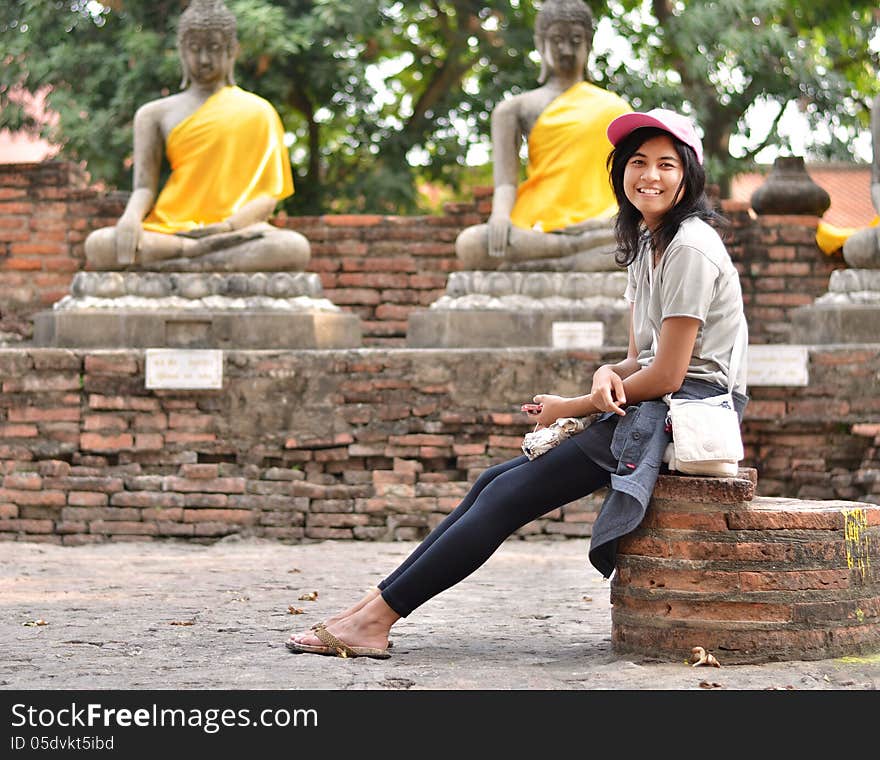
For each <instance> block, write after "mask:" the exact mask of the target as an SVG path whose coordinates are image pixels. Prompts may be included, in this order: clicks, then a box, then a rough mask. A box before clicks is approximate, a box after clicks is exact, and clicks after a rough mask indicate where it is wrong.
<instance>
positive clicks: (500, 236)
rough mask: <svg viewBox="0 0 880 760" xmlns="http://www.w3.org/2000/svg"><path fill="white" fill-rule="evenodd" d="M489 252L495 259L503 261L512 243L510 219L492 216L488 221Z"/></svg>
mask: <svg viewBox="0 0 880 760" xmlns="http://www.w3.org/2000/svg"><path fill="white" fill-rule="evenodd" d="M488 233H489V250H488V253H489V255H490V256H492V257H493V258H497V259H503V258H505V257H506V255H507V245H508V243H509V242H510V217H504V216H500V215H492V216H490V217H489V221H488Z"/></svg>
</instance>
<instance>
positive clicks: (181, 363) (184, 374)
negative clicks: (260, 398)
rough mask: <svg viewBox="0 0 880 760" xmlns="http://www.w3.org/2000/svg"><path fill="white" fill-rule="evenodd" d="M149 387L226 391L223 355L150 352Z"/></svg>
mask: <svg viewBox="0 0 880 760" xmlns="http://www.w3.org/2000/svg"><path fill="white" fill-rule="evenodd" d="M146 387H147V388H176V389H180V390H196V389H206V388H222V387H223V352H222V351H220V350H218V349H204V350H201V349H199V350H188V349H179V348H148V349H147V352H146Z"/></svg>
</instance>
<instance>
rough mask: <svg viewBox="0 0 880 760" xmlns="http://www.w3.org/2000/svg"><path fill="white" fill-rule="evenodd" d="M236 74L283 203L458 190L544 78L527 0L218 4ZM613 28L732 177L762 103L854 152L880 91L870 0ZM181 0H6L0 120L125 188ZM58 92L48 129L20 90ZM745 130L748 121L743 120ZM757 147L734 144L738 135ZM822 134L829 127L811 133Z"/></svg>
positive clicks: (772, 0) (397, 200)
mask: <svg viewBox="0 0 880 760" xmlns="http://www.w3.org/2000/svg"><path fill="white" fill-rule="evenodd" d="M227 3H228V5H229V7H230V8H231V9H232V11H233V12H234V13H235V14H236V17H237V19H238V27H239V41H240V44H241V53H240V55H239V58H238V64H237V66H236V77H237V81H238V83H239V84H240V85H241V86H242V87H244V88H246V89H249V90H252V91H254V92H256V93H258V94H260V95H262V96H263V97H265V98H267V99H269V100H270V101H271V102H272V103H273V104H274V105H275V106H276V108H277V109H278V110H279V112H280V114H281V117H282V120H283V121H284V124H285V126H286V128H287V129H288V130H289V132H290V133H291V134H292V136H293V139H292V144H291V156H292V160H293V166H294V172H295V183H296V187H297V192H296V194H295V195H294V196H293V198H291V199H288V201H287V202H286V204H285V205H286V207H287V209H288V211H290V212H291V213H297V214H304V213H321V212H334V211H372V212H393V213H407V212H411V211H412V210H413V209H414V208H415V207H416V202H417V201H416V190H415V185H416V182H417V179H419V178H426V179H429V180H433V181H437V182H440V183H443V184H444V185H448V186H451V187H453V188H456V187H458V186H459V184H460V183H461V182H462V181H463V179H464V178H465V177H466V175H467V167H466V158H467V155H468V151H469V150H470V149H471V148H472V147H473V146H475V145H477V144H482V145H485V144H486V143H487V140H488V133H489V115H490V113H491V111H492V109H493V107H494V106H495V104H496V103H497V102H498V101H499V100H500V99H502V98H503V97H505V96H506V95H507V94H509V93H511V92H516V91H520V90H523V89H529V88H532V87H534V86H536V77H537V73H538V66H537V59H536V57H535V55H534V53H533V48H534V42H533V29H534V18H535V12H536V8H535V7H534V6H533V3H532V2H531V0H498V1H497V2H492V3H486V2H474V1H472V0H396V1H395V0H358V1H357V2H351V0H227ZM589 4H590V5H591V7H592V8H593V11H594V14H595V15H596V17H597V19H601V18H603V17H604V18H606V21H604V23H605V24H610V26H611V27H612V28H613V29H614V30H615V31H616V32H617V33H618V34H619V35H620V37H621V39H620V44H619V45H617V44H616V45H615V46H614V50H613V51H611V52H605V53H602V54H601V55H598V56H596V57H595V60H594V62H593V65H592V72H593V76H594V79H595V80H596V81H597V83H599V84H600V85H602V86H605V87H608V88H609V89H612V90H614V91H615V92H618V93H620V94H622V95H623V96H624V97H625V98H627V99H628V100H629V102H630V103H632V105H633V106H634V107H636V108H651V107H655V106H661V105H663V106H668V107H675V108H684V109H686V110H688V109H689V110H691V111H692V112H693V113H694V115H695V116H696V117H697V119H698V120H699V122H700V124H701V126H702V127H703V129H704V132H705V143H706V152H707V156H708V161H709V170H710V173H711V175H712V176H713V179H715V180H716V181H720V183H721V185H722V189H723V188H724V186H725V185H726V181H727V178H729V176H730V175H731V174H732V172H734V171H735V170H741V169H742V168H744V164H745V163H746V162H747V161H748V160H750V158H751V157H753V156H754V155H755V154H756V153H757V152H758V151H759V150H760V148H762V147H763V146H764V145H782V147H783V149H784V148H785V147H786V146H785V144H784V140H783V139H782V138H781V137H780V136H779V135H778V134H777V131H776V128H775V127H776V125H775V124H774V123H772V120H770V123H767V124H755V123H754V120H747V118H746V117H747V115H748V113H749V109H750V108H752V107H753V105H754V104H755V103H756V102H760V101H762V100H763V101H767V102H769V103H771V104H775V105H776V106H777V107H778V112H779V113H781V112H782V110H783V108H785V106H786V105H787V104H789V103H796V104H797V105H798V107H799V108H800V109H801V110H802V111H803V112H804V113H805V114H806V115H807V117H808V118H809V119H810V120H811V123H812V124H813V125H815V126H817V127H818V125H820V124H822V123H825V124H828V125H830V127H831V128H832V138H831V140H830V141H828V140H825V142H824V144H823V145H822V147H821V148H820V149H817V154H820V155H822V156H825V157H835V158H839V157H843V156H846V155H849V150H850V139H851V137H852V135H853V134H854V133H855V130H856V129H858V128H860V127H861V128H864V126H865V125H866V124H867V107H868V105H869V103H870V100H871V98H872V97H873V96H874V95H875V94H876V93H877V92H878V90H880V87H878V77H877V74H876V71H877V67H876V64H877V60H876V59H877V49H876V47H873V48H872V46H871V40H872V35H876V31H877V18H876V11H875V6H874V5H873V4H871V3H868V2H863V1H861V0H850V2H847V3H828V2H825V1H822V2H820V1H818V0H815V1H811V2H794V1H793V0H610V1H609V2H606V1H605V0H595V1H594V2H590V3H589ZM185 6H186V0H101V2H96V1H95V0H6V2H4V3H0V56H2V62H3V65H2V66H0V127H3V126H7V127H12V128H28V127H30V128H32V129H42V130H43V131H44V133H45V132H47V131H49V132H51V134H47V135H46V136H48V137H50V138H52V139H54V140H56V141H58V142H61V143H62V144H63V146H64V156H66V157H69V158H73V159H78V160H84V161H86V162H87V164H88V168H89V171H90V172H91V174H92V176H93V178H94V179H96V180H102V181H104V182H106V183H107V184H108V185H109V186H111V187H118V188H120V189H123V190H125V189H128V188H129V187H130V183H131V167H130V155H131V148H132V145H131V140H132V135H131V126H132V119H133V116H134V112H135V110H136V109H137V107H138V106H139V105H141V104H143V103H145V102H147V101H149V100H152V99H155V98H158V97H162V96H164V95H168V94H171V93H172V92H175V91H176V90H177V87H178V83H179V81H180V76H181V72H180V67H179V62H178V57H177V51H176V47H175V36H174V35H175V28H176V23H177V19H178V18H179V15H180V12H181V11H182V9H183V8H184V7H185ZM21 87H23V88H26V89H28V90H30V91H38V90H41V89H43V88H47V87H49V88H51V89H50V90H49V94H48V104H49V106H50V108H51V109H52V110H54V111H56V112H57V113H58V114H59V121H58V124H57V126H55V127H54V128H53V127H50V126H46V125H42V126H41V125H35V124H33V123H32V121H29V119H28V116H27V114H25V113H24V112H23V110H22V109H21V108H20V106H19V104H18V102H17V92H19V91H20V90H18V89H17V88H21ZM749 130H751V132H750V131H749ZM737 134H739V135H743V136H744V137H745V138H746V141H747V143H748V145H749V146H750V148H749V151H748V153H747V154H746V155H745V156H744V157H738V158H734V157H732V156H731V155H730V150H729V142H730V139H731V137H732V136H733V135H737ZM817 139H819V142H821V139H820V138H817Z"/></svg>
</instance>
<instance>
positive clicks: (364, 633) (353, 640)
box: [293, 594, 400, 649]
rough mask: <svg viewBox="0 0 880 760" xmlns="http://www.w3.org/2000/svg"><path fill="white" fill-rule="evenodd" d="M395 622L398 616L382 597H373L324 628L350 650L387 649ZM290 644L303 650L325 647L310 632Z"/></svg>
mask: <svg viewBox="0 0 880 760" xmlns="http://www.w3.org/2000/svg"><path fill="white" fill-rule="evenodd" d="M398 620H400V615H398V614H397V613H396V612H395V611H394V610H392V609H391V607H389V606H388V605H387V604H386V603H385V600H384V599H383V598H382V597H381V596H377V595H376V594H373V598H372V599H371V600H370V601H368V602H367V603H366V604H364V605H362V606H361V608H360V609H358V610H357V611H355V612H353V613H352V614H351V615H348V616H347V617H345V618H343V619H341V620H339V621H337V622H335V623H328V624H327V625H326V626H325V628H327V630H328V631H330V633H332V634H333V635H334V636H336V638H338V639H340V640H341V641H344V642H345V643H346V644H348V645H349V646H350V647H372V648H375V649H386V648H387V647H388V632H389V631H390V630H391V626H392V625H394V624H395V623H396V622H397V621H398ZM293 641H295V642H296V643H297V644H305V645H306V646H316V647H319V646H324V642H323V641H321V639H319V638H318V637H317V636H316V635H315V634H314V632H313V631H309V632H307V633H302V634H299V635H298V636H296V637H295V638H294V639H293Z"/></svg>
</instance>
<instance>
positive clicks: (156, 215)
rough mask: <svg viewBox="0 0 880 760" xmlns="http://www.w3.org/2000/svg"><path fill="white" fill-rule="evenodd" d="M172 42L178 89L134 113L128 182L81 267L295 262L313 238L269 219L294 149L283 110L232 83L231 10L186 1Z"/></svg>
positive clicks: (258, 267) (293, 266) (199, 268)
mask: <svg viewBox="0 0 880 760" xmlns="http://www.w3.org/2000/svg"><path fill="white" fill-rule="evenodd" d="M177 46H178V53H179V55H180V60H181V65H182V68H183V83H182V85H181V91H180V92H178V93H176V94H174V95H170V96H168V97H164V98H160V99H158V100H154V101H151V102H149V103H146V104H144V105H142V106H141V107H140V108H138V110H137V112H136V113H135V117H134V166H133V169H134V182H133V191H132V193H131V196H130V198H129V200H128V202H127V204H126V206H125V210H124V212H123V214H122V216H121V217H120V218H119V220H118V221H117V223H116V225H115V226H113V227H104V228H101V229H97V230H95V231H93V232H92V233H91V234H90V235H89V236H88V237H87V238H86V241H85V254H86V261H87V264H88V267H89V268H91V269H97V270H118V269H128V270H149V271H172V272H229V271H236V272H258V271H282V270H292V271H302V270H303V269H305V267H306V264H307V263H308V261H309V256H310V247H309V242H308V240H307V239H306V238H305V237H304V236H303V235H301V234H300V233H298V232H295V231H293V230H285V229H281V228H279V227H276V226H274V225H272V224H270V223H269V221H268V220H269V217H270V216H271V214H272V213H273V211H274V209H275V206H276V204H277V202H278V201H279V200H282V199H283V198H286V197H288V196H290V195H291V194H292V193H293V192H294V187H293V177H292V173H291V169H290V158H289V155H288V153H287V149H286V148H285V145H284V129H283V126H282V123H281V119H280V117H279V115H278V112H277V111H276V110H275V108H274V107H273V106H272V105H271V103H269V102H268V101H267V100H265V99H263V98H261V97H260V96H258V95H256V94H254V93H251V92H247V91H245V90H243V89H241V88H239V87H238V86H237V85H236V84H235V80H234V77H233V68H234V64H235V59H236V56H237V54H238V39H237V26H236V20H235V16H234V15H233V14H232V13H231V12H230V11H229V9H228V8H227V7H226V6H225V5H224V4H223V1H222V0H192V2H191V3H190V4H189V5H188V6H187V8H186V10H185V11H184V12H183V13H182V14H181V17H180V22H179V26H178V32H177ZM163 155H164V156H165V157H166V158H167V161H168V164H169V166H170V175H169V177H168V179H167V181H166V182H165V184H164V186H163V187H162V189H161V192H159V176H160V172H161V168H162V158H163Z"/></svg>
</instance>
